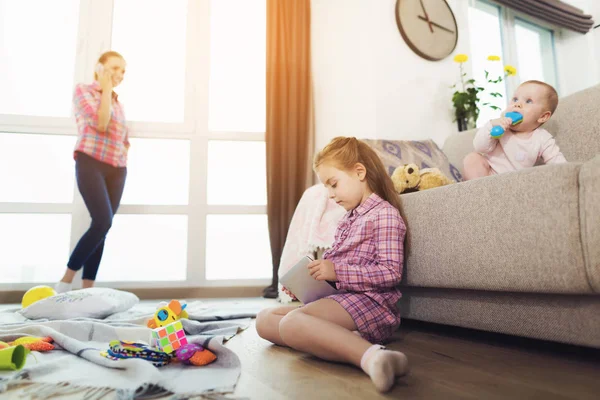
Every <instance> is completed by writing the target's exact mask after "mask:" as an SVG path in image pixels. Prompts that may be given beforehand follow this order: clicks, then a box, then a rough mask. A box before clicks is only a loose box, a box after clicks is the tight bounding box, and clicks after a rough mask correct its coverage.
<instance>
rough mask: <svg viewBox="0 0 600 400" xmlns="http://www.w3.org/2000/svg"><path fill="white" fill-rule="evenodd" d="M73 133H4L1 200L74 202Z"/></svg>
mask: <svg viewBox="0 0 600 400" xmlns="http://www.w3.org/2000/svg"><path fill="white" fill-rule="evenodd" d="M74 145H75V138H74V137H73V136H58V135H57V136H51V135H26V134H22V133H0V188H3V189H2V190H0V202H6V203H70V202H72V201H73V184H74V182H75V171H74V169H73V165H74V161H73V147H74Z"/></svg>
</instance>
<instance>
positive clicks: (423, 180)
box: [392, 164, 455, 193]
mask: <svg viewBox="0 0 600 400" xmlns="http://www.w3.org/2000/svg"><path fill="white" fill-rule="evenodd" d="M392 182H394V188H395V189H396V192H398V193H412V192H417V191H421V190H427V189H432V188H435V187H438V186H444V185H449V184H451V183H455V182H454V181H453V180H452V179H448V178H447V177H446V176H445V175H444V174H442V172H441V171H440V170H439V169H438V168H424V169H422V170H420V169H419V167H417V165H416V164H407V165H400V166H399V167H398V168H396V169H395V170H394V173H393V174H392Z"/></svg>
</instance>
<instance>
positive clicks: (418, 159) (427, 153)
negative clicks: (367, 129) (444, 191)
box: [363, 139, 463, 182]
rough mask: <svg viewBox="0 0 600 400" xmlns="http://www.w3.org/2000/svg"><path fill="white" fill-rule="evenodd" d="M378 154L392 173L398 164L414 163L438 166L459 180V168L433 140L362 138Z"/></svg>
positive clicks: (446, 173) (424, 165) (452, 177)
mask: <svg viewBox="0 0 600 400" xmlns="http://www.w3.org/2000/svg"><path fill="white" fill-rule="evenodd" d="M363 142H365V143H367V144H368V145H369V146H371V148H372V149H373V150H375V152H376V153H377V154H378V155H379V157H380V158H381V160H382V161H383V164H384V165H385V169H386V170H387V171H388V174H389V175H392V173H393V172H394V170H395V169H396V167H398V166H399V165H406V164H411V163H413V164H416V165H417V166H418V167H419V168H421V169H422V168H439V169H440V171H442V173H443V174H444V175H446V176H447V177H448V178H450V179H453V180H455V181H456V182H461V181H462V180H463V178H462V175H461V173H460V170H459V169H458V168H457V167H456V166H454V165H452V164H451V163H450V161H448V157H446V155H445V154H444V152H443V151H442V150H441V149H440V148H439V147H438V146H437V144H436V143H435V142H434V141H433V140H421V141H408V140H374V139H364V140H363Z"/></svg>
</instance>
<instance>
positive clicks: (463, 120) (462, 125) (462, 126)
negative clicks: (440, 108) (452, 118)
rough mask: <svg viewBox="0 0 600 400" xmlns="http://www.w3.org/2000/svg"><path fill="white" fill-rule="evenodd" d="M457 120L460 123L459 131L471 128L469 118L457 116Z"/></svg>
mask: <svg viewBox="0 0 600 400" xmlns="http://www.w3.org/2000/svg"><path fill="white" fill-rule="evenodd" d="M456 122H457V123H458V131H459V132H462V131H466V130H468V129H469V120H468V119H467V118H456Z"/></svg>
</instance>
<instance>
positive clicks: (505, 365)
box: [227, 321, 600, 400]
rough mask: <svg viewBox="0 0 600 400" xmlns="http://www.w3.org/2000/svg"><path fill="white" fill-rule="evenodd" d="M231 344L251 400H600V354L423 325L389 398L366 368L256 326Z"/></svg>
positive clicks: (410, 334) (398, 345)
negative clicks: (324, 356)
mask: <svg viewBox="0 0 600 400" xmlns="http://www.w3.org/2000/svg"><path fill="white" fill-rule="evenodd" d="M599 334H600V333H599ZM227 346H228V347H229V348H231V349H232V350H234V351H235V352H236V354H238V356H239V357H240V359H241V362H242V376H241V378H240V381H239V384H238V386H237V389H236V391H235V393H234V394H235V395H236V396H239V397H248V398H250V399H260V400H276V399H277V400H283V399H309V400H316V399H380V398H381V399H386V398H398V399H400V398H401V399H444V400H450V399H546V400H547V399H578V400H583V399H599V398H600V351H598V350H591V349H586V348H581V347H574V346H566V345H557V344H554V343H549V342H540V341H535V340H527V339H521V338H514V337H510V336H505V335H498V334H490V333H483V332H479V331H473V330H468V329H460V328H450V327H445V326H441V325H436V324H425V323H419V322H416V321H404V322H403V326H402V327H401V329H400V331H399V332H398V334H397V336H396V340H395V341H394V342H393V343H392V344H391V345H389V346H388V347H390V348H392V349H396V350H400V351H403V352H404V353H405V354H406V355H407V356H408V359H409V363H410V366H411V372H410V374H409V375H408V376H406V377H404V378H401V379H399V380H398V382H397V384H396V386H395V387H394V389H393V390H392V391H391V392H390V393H388V394H386V395H381V394H379V393H378V392H377V391H376V390H375V389H374V387H373V386H372V384H371V381H370V380H369V378H368V377H367V376H366V375H365V374H364V373H363V372H362V371H360V370H359V369H357V368H354V367H351V366H345V365H339V364H334V363H329V362H324V361H320V360H318V359H315V358H313V357H310V356H307V355H303V354H300V353H298V352H296V351H294V350H290V349H287V348H282V347H278V346H274V345H271V344H270V343H268V342H266V341H265V340H263V339H261V338H260V337H258V335H257V334H256V330H255V329H254V325H253V326H252V327H251V328H250V329H248V330H246V331H244V332H242V333H241V334H239V335H237V336H236V337H234V338H233V339H232V340H231V341H230V342H229V343H228V345H227Z"/></svg>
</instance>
